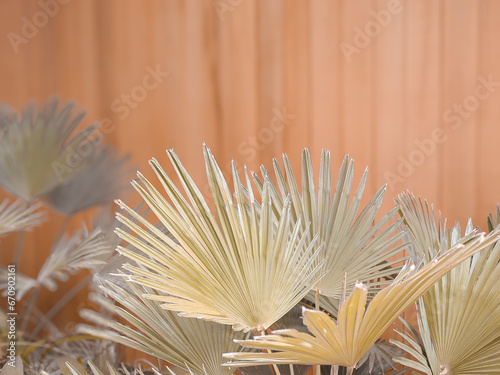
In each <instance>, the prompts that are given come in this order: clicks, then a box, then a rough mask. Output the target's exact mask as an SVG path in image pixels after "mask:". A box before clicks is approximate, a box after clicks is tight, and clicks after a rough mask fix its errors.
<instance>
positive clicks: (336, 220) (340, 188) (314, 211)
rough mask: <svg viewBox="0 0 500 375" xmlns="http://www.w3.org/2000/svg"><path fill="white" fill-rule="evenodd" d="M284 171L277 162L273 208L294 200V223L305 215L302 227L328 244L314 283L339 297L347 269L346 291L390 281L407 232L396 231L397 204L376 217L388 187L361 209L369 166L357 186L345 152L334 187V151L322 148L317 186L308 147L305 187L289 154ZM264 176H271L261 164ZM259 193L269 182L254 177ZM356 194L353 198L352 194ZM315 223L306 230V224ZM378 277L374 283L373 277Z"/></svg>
mask: <svg viewBox="0 0 500 375" xmlns="http://www.w3.org/2000/svg"><path fill="white" fill-rule="evenodd" d="M283 161H284V167H285V172H283V171H282V169H281V167H280V166H279V163H278V162H277V160H276V159H275V160H274V172H275V175H276V180H277V186H276V187H275V186H271V196H272V202H273V209H274V210H275V212H276V214H279V212H281V211H282V208H283V204H284V201H285V200H286V198H287V197H288V196H289V195H290V196H291V198H292V202H293V204H292V213H291V220H292V223H294V224H295V223H296V220H298V218H299V217H302V224H301V230H303V231H305V233H306V236H307V239H308V240H310V239H311V238H313V237H314V236H316V235H318V236H319V241H318V242H317V243H318V244H320V243H323V242H324V243H325V246H324V251H323V253H322V255H321V256H320V257H318V262H319V261H322V260H324V263H323V269H322V271H323V272H325V273H326V275H325V277H323V278H322V279H321V280H320V281H319V282H318V283H317V284H316V285H315V286H314V288H315V289H319V291H320V293H321V294H323V295H326V296H329V297H335V298H339V297H340V294H341V289H342V284H343V280H344V274H345V273H346V272H347V290H348V291H351V290H353V288H354V284H355V283H356V281H360V282H363V283H365V284H367V285H368V286H370V287H372V286H377V287H379V288H380V287H381V286H384V285H387V284H388V283H389V282H390V280H388V279H387V276H389V275H392V274H396V273H397V272H398V271H399V269H400V267H397V266H395V267H391V266H394V262H390V261H388V259H389V258H391V257H392V256H394V255H397V254H399V253H400V252H401V251H402V250H403V248H404V245H403V244H401V243H400V240H401V238H402V234H400V233H396V230H397V228H398V226H399V225H400V222H398V221H394V220H393V219H394V216H395V214H396V213H397V208H394V209H393V210H391V211H390V212H389V213H388V214H387V215H385V216H384V217H383V218H381V219H380V220H379V221H377V222H375V216H376V215H377V212H378V210H379V208H380V206H381V204H382V199H383V196H384V193H385V189H386V187H385V186H383V187H382V188H380V189H379V190H378V191H377V192H376V193H375V195H374V196H373V197H372V198H371V200H370V201H369V203H368V204H367V205H366V207H365V208H364V209H363V210H362V211H361V212H359V214H358V211H359V208H360V203H361V198H362V195H363V191H364V188H365V183H366V176H367V171H366V170H365V172H364V174H363V176H362V178H361V181H360V183H359V186H358V188H357V189H356V190H355V191H354V189H353V186H352V185H353V177H354V161H353V160H352V159H351V160H349V156H348V155H346V156H345V158H344V160H343V162H342V166H341V168H340V172H339V175H338V178H337V182H336V184H335V188H334V189H333V190H332V187H331V180H332V178H331V166H330V152H329V151H326V150H323V151H322V153H321V163H320V170H319V178H318V188H316V185H315V179H314V171H313V167H312V162H311V157H310V155H309V151H308V150H307V149H305V150H304V151H303V153H302V179H301V180H302V189H300V188H299V183H298V182H297V181H296V179H295V177H294V173H293V170H292V167H291V164H290V161H289V160H288V157H287V156H286V155H284V156H283ZM261 171H262V175H263V177H264V179H265V180H267V179H269V175H268V173H267V171H266V170H265V169H264V168H261ZM253 177H254V180H255V183H256V185H257V187H258V188H259V190H260V191H262V188H263V186H264V184H263V183H262V181H261V180H260V179H259V177H257V175H256V174H254V175H253ZM352 192H354V195H353V197H352V199H350V196H351V193H352ZM309 222H310V223H311V224H310V226H309V227H307V230H306V224H307V223H309ZM375 279H376V280H377V281H376V282H374V280H375Z"/></svg>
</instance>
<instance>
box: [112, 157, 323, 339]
mask: <svg viewBox="0 0 500 375" xmlns="http://www.w3.org/2000/svg"><path fill="white" fill-rule="evenodd" d="M167 154H168V156H169V158H170V161H171V163H172V165H173V167H174V169H175V172H176V174H177V176H178V178H179V180H180V183H181V185H182V187H183V189H184V194H185V195H186V198H185V197H184V195H183V194H182V193H181V192H180V191H179V190H178V188H177V187H176V186H175V185H174V183H173V182H172V181H171V179H170V178H169V176H168V175H167V174H166V173H165V172H164V171H163V169H162V168H161V166H160V165H159V163H158V162H157V161H156V160H154V159H153V160H152V161H151V162H150V164H151V166H152V167H153V169H154V171H155V173H156V175H157V176H158V178H159V180H160V181H161V183H162V185H163V187H164V189H165V192H166V194H167V197H168V199H169V200H170V201H171V202H172V203H169V201H168V200H167V199H166V198H165V197H163V196H162V195H161V194H160V193H159V192H158V190H157V189H156V188H155V187H154V186H153V185H152V184H151V183H150V182H149V181H148V180H147V179H146V178H145V177H144V176H143V175H142V174H140V173H139V174H138V176H139V179H140V181H141V182H142V184H139V183H137V182H135V181H133V186H134V187H135V189H136V190H137V191H138V192H139V193H140V195H141V196H142V198H143V199H144V200H145V202H146V203H147V204H148V205H149V207H150V208H151V210H152V212H153V213H154V214H155V215H156V216H157V218H158V219H159V220H160V221H161V223H162V224H163V225H164V226H165V227H166V229H167V230H168V231H169V232H170V234H171V235H170V236H168V235H166V234H164V233H162V232H161V231H160V230H158V229H157V228H155V226H154V225H152V224H151V223H150V222H148V221H147V220H146V219H145V218H143V217H142V216H141V215H140V214H139V213H137V212H135V211H134V210H131V209H130V208H128V207H127V206H126V205H125V204H123V203H122V202H118V203H119V204H120V206H121V207H122V208H124V209H125V210H126V211H127V212H128V213H129V214H130V215H131V216H132V217H133V218H134V219H136V220H137V221H138V222H139V223H141V224H142V225H143V226H144V227H145V228H146V230H145V229H143V228H142V227H141V226H139V225H136V224H134V223H133V222H132V221H130V220H129V219H127V218H126V217H124V216H122V215H118V219H119V220H120V221H121V222H122V223H124V224H125V225H126V226H127V227H129V228H130V229H131V230H132V231H133V232H135V233H137V235H138V236H140V237H142V239H143V240H141V239H140V238H138V237H135V236H133V235H131V234H128V233H126V232H125V231H123V230H117V233H118V235H119V236H120V237H121V238H122V239H124V240H125V241H127V242H128V243H130V244H131V245H132V246H133V247H135V248H136V249H137V250H138V251H139V252H141V253H143V254H144V255H141V254H140V253H139V252H138V251H132V250H128V249H126V248H123V247H119V248H118V251H119V252H120V253H122V254H123V255H125V256H127V257H129V258H130V259H132V260H133V261H135V262H137V263H139V264H140V265H141V266H142V267H137V266H134V265H128V266H126V267H125V268H126V269H127V270H128V271H129V272H131V274H132V275H131V280H133V281H135V282H138V283H140V284H142V285H145V286H148V287H151V288H152V289H155V290H158V291H162V292H165V293H167V294H168V295H165V296H160V295H151V296H149V298H152V299H155V300H157V301H159V302H161V303H162V307H164V308H166V309H169V310H173V311H178V312H180V313H181V314H182V316H186V317H196V318H203V319H208V320H213V321H216V322H219V323H222V324H231V325H233V328H234V329H236V330H241V329H243V330H244V331H249V330H254V331H262V330H266V329H267V328H268V327H269V326H270V325H271V324H273V323H274V322H275V321H277V320H278V319H279V318H280V317H282V316H283V315H284V314H286V312H288V311H289V310H290V309H291V308H292V307H293V306H295V305H296V304H297V303H298V302H300V300H301V299H302V298H304V296H305V295H306V294H307V293H308V292H309V290H311V287H312V286H313V285H315V284H316V283H317V282H318V281H319V279H320V277H321V276H322V274H321V273H320V269H321V266H322V263H321V262H317V259H316V258H317V256H318V254H319V251H315V250H316V249H318V250H321V246H320V247H317V246H315V243H316V240H317V238H313V239H312V240H311V241H308V240H306V235H305V234H303V235H300V234H299V229H300V227H301V225H302V224H301V221H300V220H297V222H296V223H295V225H292V224H291V209H290V199H287V200H286V201H285V203H284V205H283V209H282V212H281V214H280V217H279V220H278V219H276V218H275V217H274V215H273V209H272V203H271V196H270V189H271V184H270V182H269V180H267V179H266V181H265V182H264V186H263V189H262V204H259V203H257V202H256V200H255V198H254V195H253V191H252V187H251V184H250V179H249V177H248V175H247V174H246V173H245V177H246V190H247V194H248V198H246V196H245V193H244V189H245V187H244V186H243V184H242V183H241V180H240V178H239V175H238V172H237V171H236V168H235V167H234V164H233V184H234V188H235V192H234V194H235V197H236V198H235V200H233V196H232V194H231V192H230V190H229V187H228V185H227V183H226V181H225V180H224V177H223V175H222V172H221V170H220V169H219V167H218V166H217V163H216V162H215V159H214V157H213V155H212V154H211V152H210V150H209V149H208V148H207V147H205V148H204V155H205V164H206V171H207V177H208V181H209V186H210V191H211V195H212V200H213V204H214V206H215V210H216V215H214V214H213V213H212V212H211V210H210V208H209V206H208V204H207V202H206V201H205V199H204V198H203V196H202V194H201V192H200V190H199V189H198V187H197V186H196V185H195V183H194V182H193V180H192V178H191V177H190V176H189V174H188V173H187V172H186V170H185V169H184V167H183V166H182V164H181V162H180V160H179V159H178V157H177V155H176V154H175V153H174V152H173V151H168V152H167ZM257 211H260V212H259V214H258V212H257ZM148 231H149V232H148ZM152 234H154V236H153V235H152Z"/></svg>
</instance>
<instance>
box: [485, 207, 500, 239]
mask: <svg viewBox="0 0 500 375" xmlns="http://www.w3.org/2000/svg"><path fill="white" fill-rule="evenodd" d="M487 223H488V230H489V231H490V232H492V231H493V230H494V229H495V228H496V227H497V226H498V224H500V204H499V205H498V206H497V211H496V215H495V216H493V213H490V214H489V215H488V220H487Z"/></svg>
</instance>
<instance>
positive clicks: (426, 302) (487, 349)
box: [394, 195, 500, 375]
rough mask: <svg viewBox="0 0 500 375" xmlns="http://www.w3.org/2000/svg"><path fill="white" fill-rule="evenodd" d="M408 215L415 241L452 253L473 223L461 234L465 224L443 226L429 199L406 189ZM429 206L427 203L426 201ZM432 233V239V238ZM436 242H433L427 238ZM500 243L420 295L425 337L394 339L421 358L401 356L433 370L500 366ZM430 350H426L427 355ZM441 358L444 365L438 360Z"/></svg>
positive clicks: (487, 370)
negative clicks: (426, 201) (435, 218)
mask: <svg viewBox="0 0 500 375" xmlns="http://www.w3.org/2000/svg"><path fill="white" fill-rule="evenodd" d="M399 199H400V201H401V202H402V215H403V217H404V218H405V221H406V224H407V225H408V227H409V228H410V232H411V234H412V237H413V238H412V241H413V243H415V247H420V249H419V250H420V251H421V252H423V253H424V256H423V259H424V262H425V261H426V260H427V259H428V258H429V256H430V255H431V254H434V253H436V252H438V251H439V252H441V253H446V252H448V251H449V250H448V248H449V247H450V246H452V245H454V244H455V243H464V242H466V241H467V240H468V239H469V238H470V237H471V235H472V234H471V228H472V225H471V224H470V225H468V229H467V230H466V234H465V236H464V237H461V232H460V227H459V226H458V225H456V226H455V227H454V228H453V229H451V230H448V229H446V228H443V229H442V230H438V228H439V227H440V226H441V227H443V226H442V225H441V224H437V223H436V221H433V220H432V217H433V216H434V215H432V214H431V215H424V210H423V208H424V205H423V204H422V202H421V201H420V202H418V203H417V202H416V199H415V198H414V197H413V196H409V195H400V196H399ZM425 206H427V204H425ZM426 238H432V239H433V240H432V241H428V240H426ZM426 242H430V243H429V246H423V245H422V244H424V243H426ZM499 289H500V243H498V242H497V243H496V244H492V245H491V246H489V247H487V248H485V249H484V250H483V251H481V252H480V253H477V254H475V255H474V256H473V257H472V258H471V259H470V260H467V261H466V262H463V263H462V264H460V266H459V267H457V268H454V269H453V270H452V271H451V272H450V273H449V274H447V275H445V276H444V277H443V278H442V279H441V280H439V281H438V282H437V283H436V284H435V285H434V286H433V287H431V288H430V289H429V291H428V292H427V293H425V294H424V295H423V297H422V298H421V300H420V301H419V315H418V323H419V327H420V332H421V335H422V337H423V338H427V339H425V340H424V339H422V340H421V342H420V343H419V342H418V341H415V340H413V341H408V342H409V344H410V345H406V346H404V344H402V343H398V342H394V343H395V344H397V345H399V346H400V347H401V348H404V349H405V350H407V351H417V352H420V355H418V356H416V357H415V359H416V360H405V359H400V360H399V361H400V362H401V363H404V364H405V365H407V366H410V367H413V368H418V369H420V370H422V369H424V371H425V372H426V373H427V374H429V375H438V374H457V375H462V374H464V375H465V374H477V375H481V374H491V373H496V372H498V369H499V368H500V355H499V353H500V294H499V293H498V290H499ZM423 353H425V355H423ZM436 362H437V363H438V365H439V366H436V365H433V364H435V363H436Z"/></svg>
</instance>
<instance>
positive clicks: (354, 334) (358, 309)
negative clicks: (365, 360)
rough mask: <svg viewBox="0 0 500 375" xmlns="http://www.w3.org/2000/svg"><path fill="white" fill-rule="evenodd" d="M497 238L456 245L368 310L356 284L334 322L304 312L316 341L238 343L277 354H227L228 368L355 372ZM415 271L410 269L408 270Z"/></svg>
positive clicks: (280, 338)
mask: <svg viewBox="0 0 500 375" xmlns="http://www.w3.org/2000/svg"><path fill="white" fill-rule="evenodd" d="M498 237H499V235H498V232H494V233H492V234H490V235H489V236H488V237H486V238H485V237H484V234H481V235H477V236H475V237H474V238H473V239H472V240H470V241H468V242H467V243H466V244H465V245H463V244H458V245H457V246H455V247H453V248H452V249H450V250H449V251H448V252H447V253H446V254H444V255H442V256H440V257H439V258H437V259H436V260H434V261H432V262H430V263H429V264H427V265H426V266H424V267H423V268H422V269H420V270H419V271H417V272H416V273H415V274H413V275H411V276H409V275H408V272H405V273H404V274H402V275H400V277H399V278H398V279H397V280H396V281H395V282H394V283H393V284H391V285H390V286H388V287H386V288H385V289H383V290H382V291H381V292H379V293H377V295H376V296H375V297H374V298H373V300H372V301H371V302H370V304H369V305H368V307H365V306H366V298H367V289H366V287H364V286H363V285H361V284H357V285H356V288H355V290H354V291H353V292H352V293H351V295H350V296H349V298H348V299H347V300H346V301H345V303H344V304H342V306H341V308H340V311H339V315H338V319H337V321H334V320H332V319H331V318H330V317H329V316H328V315H327V314H325V313H323V312H320V311H316V310H307V309H305V310H304V312H303V317H304V324H305V325H307V327H308V328H309V330H310V331H311V333H312V334H313V335H314V336H311V335H308V334H305V333H300V332H297V331H295V330H282V331H276V332H275V333H274V334H273V335H270V336H261V337H256V338H255V339H254V340H247V341H242V342H240V343H241V344H242V345H243V346H245V347H250V348H258V349H264V350H277V352H273V353H229V354H226V355H225V356H226V357H227V358H230V359H232V360H234V361H232V362H229V363H228V364H227V365H230V366H248V365H256V364H284V363H303V364H321V365H340V366H346V367H347V368H348V369H349V371H351V372H352V371H353V369H354V367H355V366H356V364H357V363H358V361H359V360H360V359H361V358H362V357H363V355H364V354H365V353H366V352H367V351H368V349H369V348H370V347H371V346H372V345H373V344H374V343H375V341H376V340H377V339H378V338H379V337H380V335H382V333H383V332H384V331H385V330H386V329H387V328H388V327H389V326H390V325H391V323H392V322H393V321H394V320H395V319H396V318H397V317H398V316H399V315H400V314H402V313H403V312H404V311H405V310H406V309H407V308H408V307H409V306H410V305H412V304H413V303H414V302H415V301H416V300H417V299H418V298H419V297H420V296H421V295H422V294H423V293H425V292H426V291H427V290H428V289H429V288H430V287H431V286H432V285H433V283H435V282H436V281H437V280H439V279H440V278H441V277H443V275H445V274H446V273H447V272H449V271H450V270H451V269H452V268H454V267H456V266H457V265H458V264H460V263H461V262H462V261H464V260H465V259H467V258H469V257H471V256H472V255H473V254H475V253H477V252H478V251H480V250H482V249H485V248H487V247H488V246H491V244H493V243H494V242H495V241H497V239H498ZM411 268H413V267H411Z"/></svg>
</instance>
